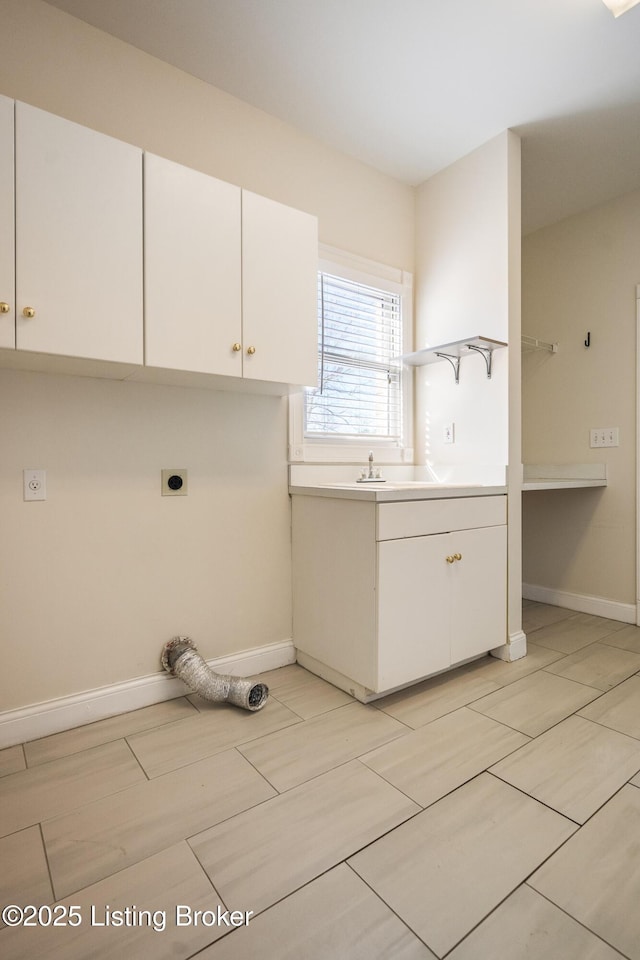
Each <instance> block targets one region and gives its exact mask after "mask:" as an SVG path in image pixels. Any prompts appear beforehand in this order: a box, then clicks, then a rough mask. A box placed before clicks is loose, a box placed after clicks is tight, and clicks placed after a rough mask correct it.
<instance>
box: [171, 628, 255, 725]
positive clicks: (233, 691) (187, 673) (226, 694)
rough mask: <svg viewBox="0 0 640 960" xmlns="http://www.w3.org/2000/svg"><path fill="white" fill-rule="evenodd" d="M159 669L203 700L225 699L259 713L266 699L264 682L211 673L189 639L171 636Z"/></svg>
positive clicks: (218, 700)
mask: <svg viewBox="0 0 640 960" xmlns="http://www.w3.org/2000/svg"><path fill="white" fill-rule="evenodd" d="M162 666H163V667H164V669H165V670H166V671H167V673H171V674H172V675H173V676H174V677H179V678H180V679H181V680H184V682H185V683H186V684H187V686H188V687H190V688H191V689H192V690H193V691H194V693H197V694H198V696H200V697H202V698H203V699H204V700H213V701H215V702H218V703H219V702H221V701H223V700H228V701H229V703H233V704H235V705H236V707H243V708H244V709H245V710H260V709H261V708H262V707H264V705H265V703H266V702H267V697H268V696H269V687H268V686H267V685H266V683H256V682H255V681H253V680H245V679H244V678H243V677H231V676H227V675H225V674H222V673H214V671H213V670H212V669H211V667H210V666H209V665H208V664H207V662H206V661H205V660H203V659H202V657H201V656H200V654H199V653H198V649H197V647H196V645H195V643H194V642H193V640H190V639H189V637H174V638H173V640H170V641H169V642H168V643H165V645H164V648H163V650H162Z"/></svg>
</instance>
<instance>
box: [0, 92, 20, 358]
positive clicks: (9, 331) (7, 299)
mask: <svg viewBox="0 0 640 960" xmlns="http://www.w3.org/2000/svg"><path fill="white" fill-rule="evenodd" d="M13 150H14V148H13V100H9V99H8V97H0V224H2V229H0V347H9V348H10V349H12V348H13V347H15V345H16V310H15V259H16V254H15V228H14V200H13V190H14V172H13Z"/></svg>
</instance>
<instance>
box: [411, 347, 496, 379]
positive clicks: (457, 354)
mask: <svg viewBox="0 0 640 960" xmlns="http://www.w3.org/2000/svg"><path fill="white" fill-rule="evenodd" d="M506 346H507V344H506V343H504V342H503V341H502V340H492V339H491V338H490V337H481V336H479V335H477V336H474V337H467V338H466V339H465V340H454V341H453V343H442V344H439V345H438V346H436V347H426V348H425V349H423V350H416V351H415V352H414V353H406V354H404V356H402V357H399V358H398V359H399V360H400V361H402V363H406V364H407V366H410V367H422V366H424V365H425V364H427V363H439V362H440V360H447V361H448V362H449V363H450V364H451V366H452V367H453V370H454V374H455V378H456V383H460V360H461V359H462V357H468V356H471V355H472V354H473V353H479V354H480V355H481V356H482V357H484V362H485V364H486V366H487V377H488V379H489V380H490V379H491V358H492V354H493V351H494V350H497V349H498V348H500V347H506Z"/></svg>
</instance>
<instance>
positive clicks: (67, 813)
mask: <svg viewBox="0 0 640 960" xmlns="http://www.w3.org/2000/svg"><path fill="white" fill-rule="evenodd" d="M229 752H231V751H229ZM242 759H243V760H246V758H245V757H243V758H242ZM247 763H248V761H247ZM172 772H173V771H172ZM257 772H258V773H259V771H257ZM260 776H261V779H263V780H265V778H264V777H263V776H262V774H260ZM159 779H160V778H158V777H156V778H154V779H152V780H141V781H140V782H139V783H135V784H132V785H130V786H129V787H125V788H124V789H123V790H119V791H116V792H115V793H112V794H108V795H107V796H105V797H97V798H95V799H93V800H90V801H88V802H87V803H85V804H82V805H81V806H79V807H73V808H71V809H65V810H64V812H62V813H57V814H56V815H55V816H53V817H46V818H44V819H43V820H41V821H39V825H40V828H41V832H42V840H43V844H44V846H45V852H46V841H45V838H44V832H43V830H42V828H43V827H45V826H46V825H47V824H50V823H54V822H55V821H56V820H62V819H65V818H66V817H67V816H70V815H72V814H76V813H79V812H81V811H83V810H85V809H86V808H88V807H91V806H92V805H93V804H96V803H101V802H102V801H104V800H108V799H110V798H111V797H115V796H119V795H120V794H121V793H124V792H126V791H127V790H130V789H136V788H138V787H140V786H142V784H148V783H155V782H157V781H158V780H159ZM267 786H269V788H270V789H275V787H273V786H272V785H271V784H270V783H268V781H267ZM278 795H279V794H278V792H277V791H276V793H275V794H274V796H272V797H265V798H264V800H259V801H258V802H257V803H255V804H251V805H250V806H248V807H245V808H243V810H239V811H237V812H236V813H233V814H230V815H229V816H228V817H225V818H224V819H223V820H220V821H217V822H216V823H212V824H209V825H208V826H206V827H203V829H202V830H199V831H198V833H203V832H204V831H205V830H209V829H211V827H214V826H217V825H218V823H224V822H226V821H227V820H229V819H231V818H232V817H234V816H238V814H239V813H243V812H244V811H245V810H251V809H253V807H254V806H259V805H260V804H262V803H265V802H268V801H269V800H273V799H275V797H276V796H278ZM28 826H33V824H29V825H28ZM21 829H25V828H21ZM14 832H16V833H17V832H19V831H14ZM10 835H11V834H10ZM189 836H191V835H189ZM189 836H186V837H185V836H180V837H178V838H174V839H173V840H172V841H171V842H170V843H169V844H168V846H173V844H174V843H181V842H183V841H188V840H189ZM194 836H195V835H194ZM0 839H2V838H0ZM166 849H168V847H167V846H161V847H160V848H159V849H157V850H154V853H160V852H161V851H162V850H166ZM149 856H152V854H149ZM143 859H148V858H147V857H143ZM135 862H138V861H135Z"/></svg>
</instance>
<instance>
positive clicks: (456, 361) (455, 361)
mask: <svg viewBox="0 0 640 960" xmlns="http://www.w3.org/2000/svg"><path fill="white" fill-rule="evenodd" d="M434 352H435V355H436V357H440V359H441V360H448V361H449V363H450V364H451V366H452V367H453V372H454V374H455V378H456V383H458V384H459V383H460V357H453V356H451V354H450V353H440V352H439V351H438V350H436V351H434Z"/></svg>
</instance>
